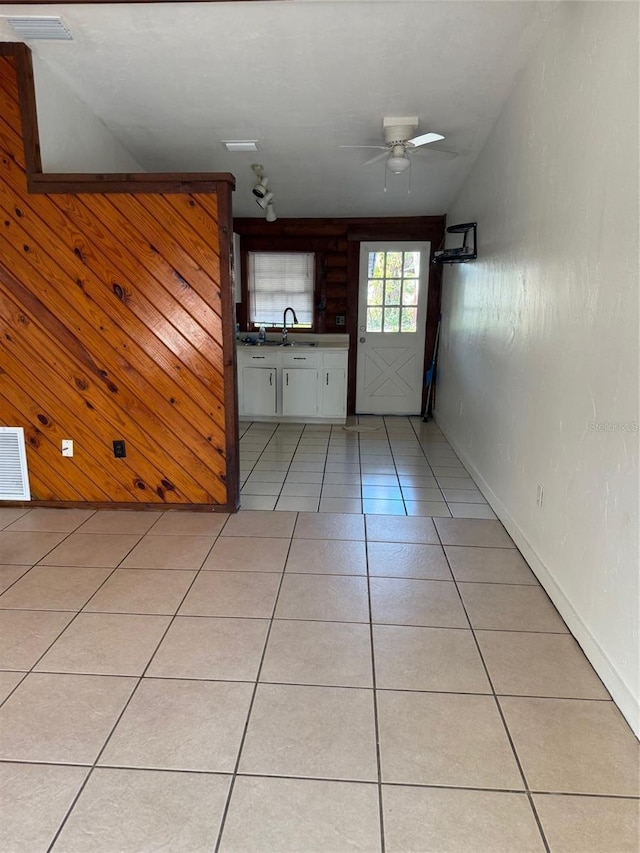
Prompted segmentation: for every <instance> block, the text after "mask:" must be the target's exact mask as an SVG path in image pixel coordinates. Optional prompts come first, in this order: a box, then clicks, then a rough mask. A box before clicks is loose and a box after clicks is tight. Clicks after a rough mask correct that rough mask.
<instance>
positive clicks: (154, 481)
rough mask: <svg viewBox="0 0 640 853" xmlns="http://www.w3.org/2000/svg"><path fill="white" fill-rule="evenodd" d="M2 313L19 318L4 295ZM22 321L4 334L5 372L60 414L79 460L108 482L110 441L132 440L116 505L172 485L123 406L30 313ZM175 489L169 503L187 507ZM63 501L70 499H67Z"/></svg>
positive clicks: (0, 296)
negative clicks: (141, 442) (133, 429)
mask: <svg viewBox="0 0 640 853" xmlns="http://www.w3.org/2000/svg"><path fill="white" fill-rule="evenodd" d="M0 308H1V309H2V316H3V320H4V318H5V316H6V317H7V318H8V320H9V322H11V321H12V320H14V319H15V318H14V311H15V309H13V310H12V308H11V306H10V304H9V301H8V299H7V298H6V297H5V295H4V294H0ZM22 317H23V320H22V322H21V328H22V334H21V335H18V334H17V333H16V332H15V331H13V332H12V333H11V334H8V333H5V335H4V336H5V341H4V351H3V355H2V363H3V367H4V369H5V370H6V371H7V373H9V374H10V375H12V376H14V377H16V378H17V379H19V380H20V381H21V383H23V384H28V387H30V388H32V389H33V390H34V393H36V394H37V397H38V400H40V401H42V403H43V405H44V406H45V407H46V408H47V409H48V410H49V411H55V412H57V415H56V418H57V420H58V423H60V426H61V427H62V430H63V432H66V437H67V438H73V439H74V441H75V442H76V457H77V458H82V459H83V460H84V464H86V463H87V461H88V460H92V462H94V463H96V467H97V469H98V470H99V471H100V472H101V473H102V474H105V475H106V477H107V479H108V473H109V471H110V470H112V469H113V465H114V460H113V451H112V444H111V443H112V441H113V440H114V438H124V439H126V440H128V453H127V457H126V459H124V460H120V459H119V460H116V464H117V465H118V467H119V469H124V472H125V473H124V476H121V477H120V478H119V480H118V479H114V480H113V483H112V485H111V487H110V491H111V492H112V493H114V491H115V490H118V497H117V498H116V500H131V499H134V500H136V499H139V498H138V492H139V491H140V490H145V489H146V490H157V489H158V488H161V487H160V484H161V482H162V480H167V481H168V480H169V478H168V475H167V474H166V473H165V472H163V471H160V470H158V469H157V468H155V467H154V466H153V465H152V464H151V463H150V462H149V461H148V460H147V459H146V457H145V456H144V455H143V454H142V453H141V452H140V451H139V450H138V447H139V445H138V444H137V443H136V442H135V441H133V440H132V436H131V432H130V428H131V427H130V424H129V423H127V422H125V421H124V417H123V412H122V411H121V410H120V409H119V407H118V406H113V405H110V402H111V401H110V400H109V398H108V396H107V395H106V394H105V393H104V391H102V389H99V388H97V387H96V385H95V383H92V382H91V381H90V380H89V379H88V378H87V377H86V376H85V375H83V374H81V373H79V372H78V371H77V370H76V369H74V368H75V365H73V364H72V363H71V359H69V358H65V357H64V355H62V354H61V353H60V350H59V349H58V351H52V350H54V345H53V344H52V342H51V341H50V340H49V339H48V338H47V336H46V335H43V334H42V333H41V331H40V330H38V328H37V326H36V325H35V323H34V318H32V317H29V316H28V315H27V314H26V312H24V313H23V314H22ZM13 328H14V329H15V323H14V324H13ZM32 332H33V333H34V334H32ZM38 332H40V334H38ZM114 387H115V386H114ZM52 389H55V390H52ZM118 390H119V389H116V390H115V393H118ZM87 404H88V405H87ZM89 407H90V408H89ZM87 409H89V410H88V411H87ZM118 418H120V422H118V420H117V419H118ZM137 438H138V439H139V436H137ZM81 453H83V456H80V454H81ZM120 463H122V464H120ZM173 473H175V471H174V472H173ZM174 479H175V478H174ZM171 482H172V481H171ZM172 486H173V487H172V488H171V489H167V490H166V491H167V492H169V493H170V494H169V497H168V499H169V500H171V501H173V500H176V502H178V503H184V502H185V499H184V496H178V497H176V498H174V497H173V496H172V495H173V493H174V492H176V491H177V489H178V486H176V485H175V484H173V482H172ZM162 491H165V490H162ZM65 499H71V498H67V497H66V496H65ZM145 499H146V498H145Z"/></svg>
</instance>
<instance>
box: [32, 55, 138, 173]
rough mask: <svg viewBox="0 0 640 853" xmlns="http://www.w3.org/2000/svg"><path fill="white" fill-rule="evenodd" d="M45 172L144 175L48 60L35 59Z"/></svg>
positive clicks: (34, 67)
mask: <svg viewBox="0 0 640 853" xmlns="http://www.w3.org/2000/svg"><path fill="white" fill-rule="evenodd" d="M33 70H34V77H35V88H36V110H37V113H38V129H39V132H40V151H41V156H42V170H43V172H88V173H91V172H143V171H144V169H143V168H142V166H141V165H140V164H139V163H138V162H137V161H136V160H135V158H134V157H132V156H131V154H129V152H128V151H127V149H126V148H124V146H123V145H121V144H120V143H119V142H118V140H117V139H115V137H114V136H113V135H112V134H111V133H110V131H108V130H107V128H106V126H105V125H104V124H103V123H102V122H101V121H100V119H99V118H98V117H97V115H96V114H95V113H94V112H92V110H91V109H90V108H89V107H88V106H87V105H86V104H85V102H84V101H82V100H80V98H79V97H78V96H77V95H76V94H75V93H74V92H72V91H71V90H70V89H69V87H68V86H67V84H66V83H65V82H64V81H63V80H62V79H61V78H60V77H59V76H58V75H57V74H56V73H55V72H54V71H53V70H52V69H51V67H50V66H49V65H47V64H46V62H44V60H41V59H39V58H38V57H37V56H35V55H34V56H33Z"/></svg>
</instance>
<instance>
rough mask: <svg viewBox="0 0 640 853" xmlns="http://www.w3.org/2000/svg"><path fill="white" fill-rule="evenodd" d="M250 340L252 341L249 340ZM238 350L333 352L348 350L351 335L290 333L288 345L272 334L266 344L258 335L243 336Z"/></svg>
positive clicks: (280, 336) (268, 336)
mask: <svg viewBox="0 0 640 853" xmlns="http://www.w3.org/2000/svg"><path fill="white" fill-rule="evenodd" d="M247 339H250V340H247ZM236 343H237V346H238V348H242V349H244V348H245V347H246V348H247V349H248V348H251V349H257V348H258V347H268V348H269V349H271V348H274V349H276V348H279V347H282V348H284V347H285V346H286V347H287V348H289V347H300V348H304V349H314V350H323V349H332V350H348V349H349V335H314V334H312V333H302V332H290V333H289V337H288V339H287V343H286V344H283V343H282V335H281V334H278V333H276V334H272V335H267V340H266V341H265V342H264V343H262V344H261V343H258V336H257V334H256V333H251V334H245V335H241V337H240V340H239V341H237V342H236Z"/></svg>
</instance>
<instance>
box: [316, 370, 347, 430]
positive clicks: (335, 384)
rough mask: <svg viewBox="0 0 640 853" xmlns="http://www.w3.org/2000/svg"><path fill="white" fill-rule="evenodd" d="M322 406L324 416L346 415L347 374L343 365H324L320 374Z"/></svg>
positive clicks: (339, 416)
mask: <svg viewBox="0 0 640 853" xmlns="http://www.w3.org/2000/svg"><path fill="white" fill-rule="evenodd" d="M320 391H321V394H322V408H321V411H320V414H321V415H322V416H323V417H325V418H344V417H346V415H347V375H346V371H345V369H344V368H343V367H325V369H324V370H323V371H322V375H321V389H320Z"/></svg>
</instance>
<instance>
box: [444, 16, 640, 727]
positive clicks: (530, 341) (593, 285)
mask: <svg viewBox="0 0 640 853" xmlns="http://www.w3.org/2000/svg"><path fill="white" fill-rule="evenodd" d="M638 175H639V168H638V5H637V4H635V3H626V2H604V3H600V2H586V3H581V2H580V3H579V2H566V3H562V4H560V7H559V9H558V12H557V14H556V16H555V18H554V19H553V20H552V22H551V24H550V26H549V29H548V30H547V32H546V33H545V35H544V37H543V39H542V41H541V42H540V44H539V45H538V47H537V48H536V50H535V51H534V53H533V55H532V58H531V60H530V61H529V63H528V64H527V66H526V68H525V70H524V72H523V73H522V75H521V76H520V78H519V80H518V81H517V84H516V85H515V86H514V89H513V92H512V94H511V96H510V98H509V100H508V101H507V103H506V105H505V107H504V109H503V111H502V114H501V116H500V118H499V120H498V122H497V123H496V126H495V128H494V130H493V132H492V135H491V137H490V138H489V140H488V143H487V145H486V147H485V149H484V150H483V152H482V154H481V156H480V158H479V159H478V161H477V163H476V164H475V166H474V168H473V170H472V172H471V174H470V176H469V178H468V179H467V181H466V182H465V185H464V186H463V188H462V190H461V192H460V194H459V196H458V198H457V199H456V201H455V203H454V205H453V207H452V209H451V210H450V211H449V212H448V214H447V217H448V222H449V224H455V223H456V222H469V221H475V220H477V222H478V233H479V257H478V260H477V261H475V262H473V263H469V264H466V265H460V266H457V267H450V268H446V271H445V276H444V286H443V329H442V344H441V348H440V359H439V377H438V381H439V389H438V399H437V411H436V418H437V420H438V422H439V423H440V425H441V427H442V428H443V430H444V431H445V433H446V434H447V436H448V437H449V439H450V441H451V442H452V444H453V445H454V447H456V449H457V450H458V452H459V453H460V455H461V457H462V459H463V461H464V462H465V463H466V464H467V465H468V466H469V467H470V470H471V471H472V472H473V473H474V476H475V477H476V479H477V480H478V483H479V485H480V487H481V489H482V490H483V491H484V492H485V495H486V496H487V497H488V499H489V501H490V503H491V504H492V506H493V507H494V509H495V510H496V512H497V514H498V515H499V517H500V518H501V519H502V520H503V522H504V523H505V525H506V526H507V528H508V530H509V532H510V533H511V535H512V536H513V537H514V539H515V541H516V544H518V546H519V547H520V548H521V550H522V551H523V553H524V555H525V557H526V558H527V559H528V560H529V562H530V563H531V565H532V567H533V569H534V571H536V573H537V574H538V576H539V578H540V580H541V582H542V583H543V585H544V586H545V588H546V589H547V592H548V593H549V594H550V596H551V598H552V599H553V601H554V603H555V604H556V606H557V607H558V608H559V610H560V612H561V614H562V615H563V616H564V618H565V620H566V621H567V623H568V625H569V627H570V629H571V631H572V632H573V634H574V635H575V637H576V638H577V640H578V641H579V643H580V644H581V645H582V647H583V649H584V650H585V652H586V653H587V655H588V656H589V657H590V659H591V662H592V663H593V665H594V666H595V668H596V670H597V671H598V673H599V674H600V676H601V678H602V679H603V681H604V682H605V684H606V686H607V687H608V688H609V690H610V691H611V693H612V695H613V698H614V700H615V701H616V702H617V704H618V705H619V707H620V708H621V710H622V711H623V713H624V714H625V716H626V717H627V719H628V720H629V722H630V724H631V725H632V727H633V728H634V730H635V731H636V733H638V732H640V724H639V697H640V686H639V671H640V663H639V660H638V651H639V647H640V646H639V639H638V614H639V609H640V601H639V592H638V574H639V566H638V523H637V522H638V433H637V422H638ZM458 244H459V241H458ZM594 424H600V425H604V426H601V427H600V429H601V430H603V431H599V430H598V429H597V428H595V427H594ZM634 424H635V427H634ZM634 428H635V430H636V431H635V432H633V431H631V430H632V429H634ZM538 483H541V484H542V485H543V487H544V503H543V507H542V508H541V509H538V508H537V507H536V486H537V484H538Z"/></svg>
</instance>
